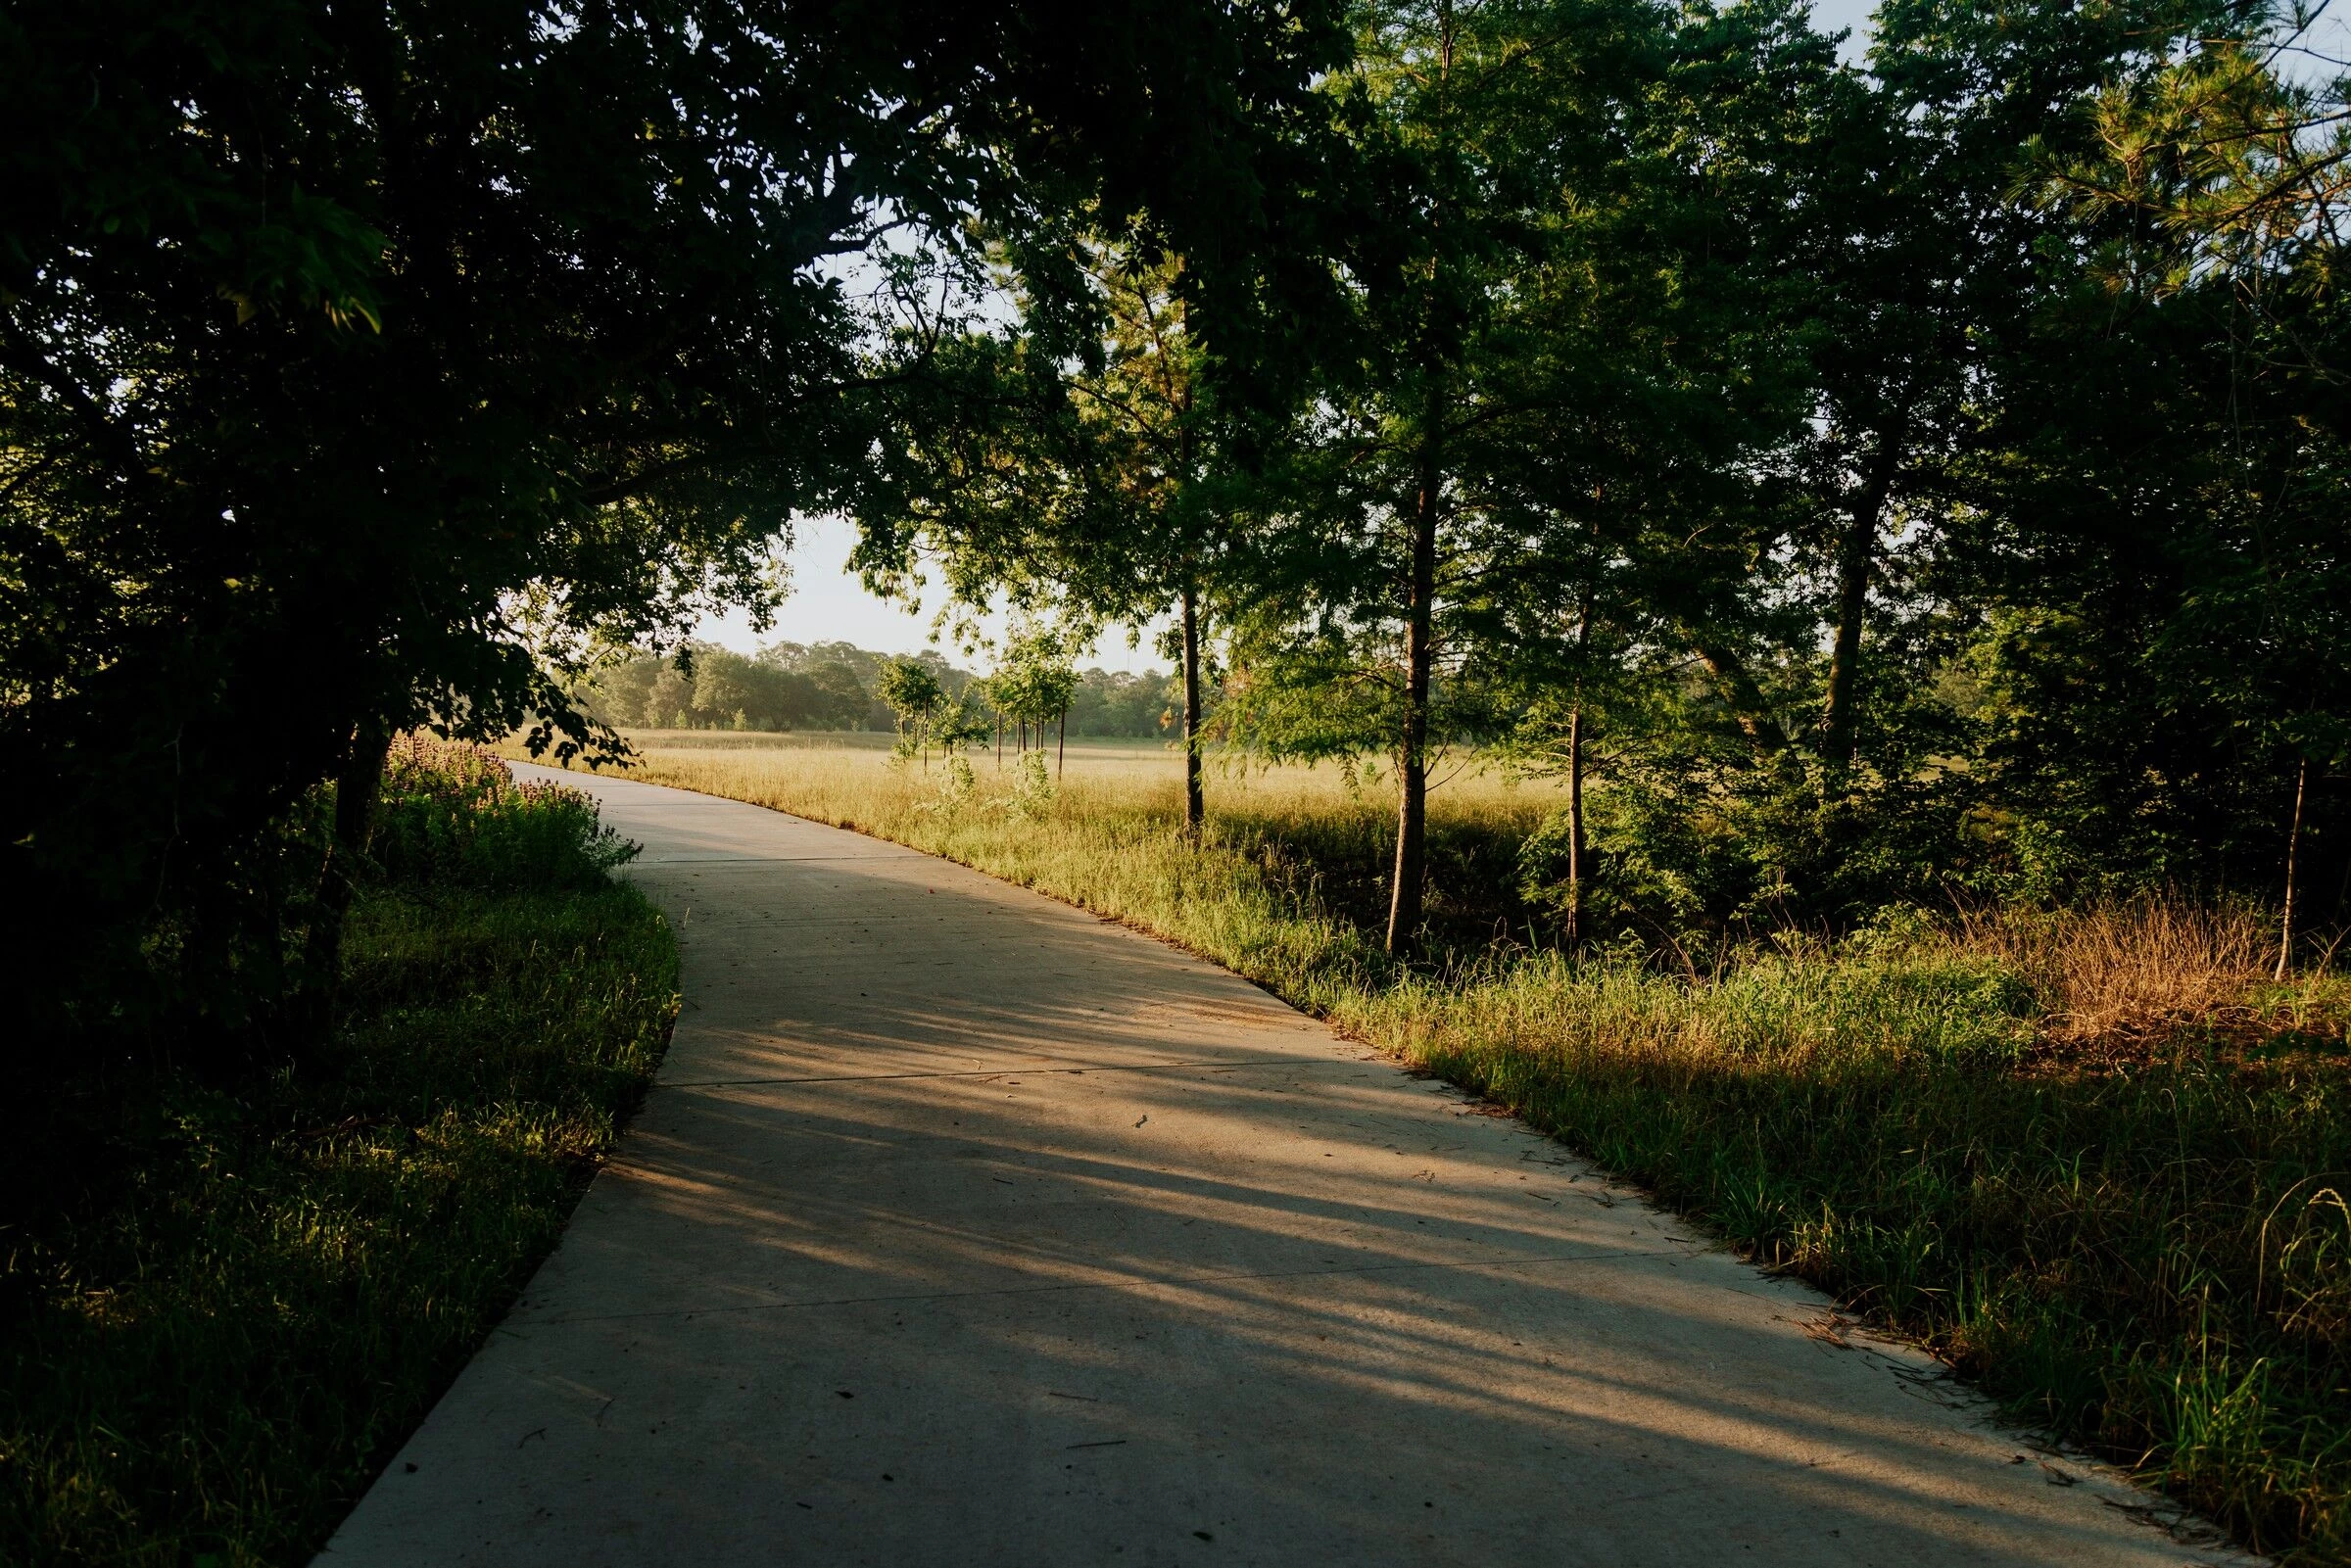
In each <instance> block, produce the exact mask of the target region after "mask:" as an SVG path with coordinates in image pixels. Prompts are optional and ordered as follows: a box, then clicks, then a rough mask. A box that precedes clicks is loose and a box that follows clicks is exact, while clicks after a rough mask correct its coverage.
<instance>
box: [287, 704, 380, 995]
mask: <svg viewBox="0 0 2351 1568" xmlns="http://www.w3.org/2000/svg"><path fill="white" fill-rule="evenodd" d="M391 750H392V736H391V732H389V731H388V730H386V729H384V728H383V727H382V726H380V725H377V724H373V723H364V722H363V723H361V724H359V725H357V726H355V727H353V729H352V732H351V735H350V736H349V738H347V739H346V740H345V742H344V745H343V760H342V763H341V765H340V766H339V767H338V768H337V769H336V771H335V830H334V837H333V839H332V840H331V841H329V843H328V844H327V849H326V860H325V863H324V864H323V865H322V866H321V867H320V868H319V873H318V897H317V903H316V908H315V910H314V912H313V913H312V917H311V929H310V934H309V936H308V937H307V938H306V940H305V942H304V948H303V958H304V962H303V967H304V969H305V971H306V972H307V978H308V980H309V996H308V998H307V1000H306V1003H305V1005H304V1007H303V1010H302V1011H303V1017H302V1019H301V1022H300V1028H301V1032H302V1033H304V1034H305V1035H307V1036H308V1037H309V1039H310V1040H312V1041H315V1040H318V1039H322V1038H324V1036H325V1034H326V1031H327V1029H328V1028H330V1027H331V1026H332V1025H333V1022H334V1004H335V990H336V986H337V984H338V983H339V982H340V980H341V978H342V969H343V922H344V917H345V916H346V915H348V914H349V913H350V912H351V896H352V892H353V890H354V889H355V888H356V887H357V886H358V881H359V875H360V867H361V866H363V865H364V864H365V863H366V859H367V839H368V836H369V834H370V832H371V831H372V830H373V828H374V826H375V797H376V795H377V793H378V792H379V791H380V790H381V789H382V788H383V782H384V759H385V757H386V756H388V755H390V753H391Z"/></svg>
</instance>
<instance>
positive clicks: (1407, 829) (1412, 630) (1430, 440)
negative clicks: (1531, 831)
mask: <svg viewBox="0 0 2351 1568" xmlns="http://www.w3.org/2000/svg"><path fill="white" fill-rule="evenodd" d="M1429 404H1430V406H1429V410H1428V423H1427V424H1426V426H1424V427H1423V429H1422V431H1421V437H1420V463H1419V467H1420V473H1419V481H1420V494H1419V495H1418V497H1417V498H1415V503H1414V506H1413V562H1412V580H1411V583H1410V585H1409V588H1408V590H1407V602H1406V606H1405V609H1406V620H1405V642H1404V663H1405V671H1404V734H1403V736H1401V737H1400V738H1401V740H1402V744H1401V745H1400V746H1399V747H1398V749H1397V759H1396V761H1397V769H1396V772H1397V783H1398V784H1399V785H1400V786H1401V787H1400V788H1399V790H1398V796H1399V798H1398V800H1397V803H1396V883H1395V886H1394V888H1393V889H1392V890H1391V892H1390V894H1389V900H1388V952H1389V953H1390V954H1391V955H1393V956H1395V957H1398V958H1403V957H1408V956H1410V955H1411V953H1412V952H1413V951H1414V949H1415V947H1416V946H1417V944H1418V942H1419V936H1420V917H1421V897H1420V883H1421V879H1422V878H1423V876H1424V875H1425V874H1426V870H1427V860H1428V852H1427V837H1428V686H1429V673H1430V671H1431V669H1432V668H1433V666H1434V665H1435V662H1436V645H1435V630H1436V628H1435V625H1434V620H1435V599H1436V596H1437V486H1438V484H1439V482H1440V481H1439V475H1438V471H1437V429H1436V425H1437V412H1438V408H1437V401H1436V398H1435V396H1434V395H1433V394H1432V395H1431V397H1430V399H1429Z"/></svg>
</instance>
